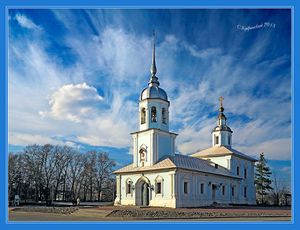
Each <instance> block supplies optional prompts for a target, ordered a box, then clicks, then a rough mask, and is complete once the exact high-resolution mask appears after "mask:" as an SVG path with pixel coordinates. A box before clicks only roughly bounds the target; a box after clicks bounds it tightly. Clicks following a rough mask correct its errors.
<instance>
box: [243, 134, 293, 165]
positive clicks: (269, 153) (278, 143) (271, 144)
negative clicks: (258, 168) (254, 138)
mask: <svg viewBox="0 0 300 230" xmlns="http://www.w3.org/2000/svg"><path fill="white" fill-rule="evenodd" d="M239 149H242V150H244V151H245V152H246V153H249V154H251V155H252V156H253V155H256V156H258V155H259V154H260V153H262V152H263V153H264V154H265V156H266V158H267V159H271V160H291V139H290V138H280V139H274V140H267V141H264V142H262V143H258V144H256V145H251V146H248V147H243V146H239Z"/></svg>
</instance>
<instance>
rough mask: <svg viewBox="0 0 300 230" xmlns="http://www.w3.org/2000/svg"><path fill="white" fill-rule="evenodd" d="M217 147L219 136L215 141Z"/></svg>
mask: <svg viewBox="0 0 300 230" xmlns="http://www.w3.org/2000/svg"><path fill="white" fill-rule="evenodd" d="M215 143H216V145H218V144H219V136H216V140H215Z"/></svg>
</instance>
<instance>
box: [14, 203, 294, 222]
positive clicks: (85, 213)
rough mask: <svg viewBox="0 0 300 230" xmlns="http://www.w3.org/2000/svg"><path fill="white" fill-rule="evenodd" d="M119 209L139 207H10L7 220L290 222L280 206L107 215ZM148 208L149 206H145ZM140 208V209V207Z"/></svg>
mask: <svg viewBox="0 0 300 230" xmlns="http://www.w3.org/2000/svg"><path fill="white" fill-rule="evenodd" d="M120 209H125V210H126V209H140V208H137V207H124V206H122V207H114V206H102V207H95V206H94V207H81V208H80V209H79V210H78V211H76V212H74V213H72V214H69V215H66V214H55V213H39V212H21V211H12V209H10V210H9V220H10V221H87V222H91V221H102V222H111V221H126V222H127V221H135V222H141V221H143V222H158V221H159V222H174V221H176V222H199V221H204V222H207V221H209V222H219V221H239V222H245V221H246V222H249V221H285V222H290V221H291V217H290V216H286V215H287V214H288V215H290V213H291V211H290V209H280V208H275V209H274V208H273V209H269V208H248V209H245V208H236V207H235V208H234V209H230V208H229V209H222V210H220V209H213V208H209V209H206V208H203V209H197V211H204V212H207V211H215V212H220V211H222V212H233V213H238V212H261V213H266V214H268V213H270V212H272V213H274V211H275V213H277V214H280V213H282V216H280V215H279V216H276V217H274V216H272V217H266V216H262V217H242V218H241V217H239V218H237V217H226V218H224V217H223V218H213V217H209V218H198V219H180V218H176V219H167V218H166V219H154V218H152V219H146V218H128V217H127V218H122V217H107V215H108V214H110V213H111V212H112V211H114V210H120ZM147 209H149V208H147ZM150 209H151V210H162V209H163V210H166V211H170V213H171V212H172V211H175V210H174V209H168V208H150ZM140 210H141V209H140ZM179 210H180V211H185V212H192V211H195V209H176V211H179Z"/></svg>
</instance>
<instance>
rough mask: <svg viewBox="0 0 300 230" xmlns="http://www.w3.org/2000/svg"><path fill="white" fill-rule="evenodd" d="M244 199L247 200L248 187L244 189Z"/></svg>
mask: <svg viewBox="0 0 300 230" xmlns="http://www.w3.org/2000/svg"><path fill="white" fill-rule="evenodd" d="M244 197H245V198H247V187H244Z"/></svg>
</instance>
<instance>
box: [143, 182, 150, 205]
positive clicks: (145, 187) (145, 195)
mask: <svg viewBox="0 0 300 230" xmlns="http://www.w3.org/2000/svg"><path fill="white" fill-rule="evenodd" d="M141 195H142V206H148V205H149V184H148V183H146V182H145V183H144V184H143V185H142V194H141Z"/></svg>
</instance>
